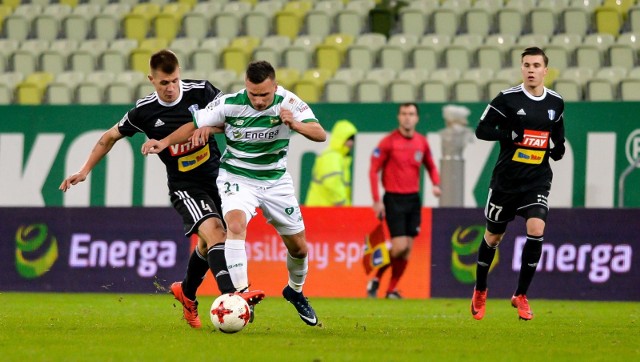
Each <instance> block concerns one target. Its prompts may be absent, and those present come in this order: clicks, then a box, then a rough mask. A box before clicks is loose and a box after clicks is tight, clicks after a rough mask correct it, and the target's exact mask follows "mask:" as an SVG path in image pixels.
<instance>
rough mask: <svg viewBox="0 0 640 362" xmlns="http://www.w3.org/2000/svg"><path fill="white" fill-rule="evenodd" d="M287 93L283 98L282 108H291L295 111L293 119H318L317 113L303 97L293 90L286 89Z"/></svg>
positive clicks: (299, 120)
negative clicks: (314, 112)
mask: <svg viewBox="0 0 640 362" xmlns="http://www.w3.org/2000/svg"><path fill="white" fill-rule="evenodd" d="M286 92H287V94H286V95H285V96H284V99H283V100H282V109H287V110H290V111H291V112H292V113H293V119H294V120H296V121H298V122H302V121H306V120H316V116H315V114H313V111H312V110H311V108H310V107H309V105H308V104H307V103H305V102H304V101H303V100H302V99H300V98H299V97H298V96H297V95H295V94H294V93H293V92H290V91H286Z"/></svg>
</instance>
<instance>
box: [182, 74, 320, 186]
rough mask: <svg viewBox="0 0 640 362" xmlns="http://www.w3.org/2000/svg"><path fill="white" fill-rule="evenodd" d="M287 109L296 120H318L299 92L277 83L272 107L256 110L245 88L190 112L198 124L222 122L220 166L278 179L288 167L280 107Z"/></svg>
mask: <svg viewBox="0 0 640 362" xmlns="http://www.w3.org/2000/svg"><path fill="white" fill-rule="evenodd" d="M281 109H289V110H291V112H292V113H293V119H294V120H295V121H298V122H318V120H317V119H316V116H315V115H314V114H313V111H311V108H309V106H308V105H307V104H306V103H305V102H303V101H302V100H301V99H300V98H298V96H296V95H295V94H293V93H292V92H289V91H288V90H286V89H284V88H283V87H281V86H279V87H278V88H277V90H276V93H275V97H274V100H273V104H272V105H271V107H269V108H267V109H265V110H263V111H257V110H255V109H254V108H253V107H252V106H251V102H250V101H249V97H247V92H246V89H243V90H241V91H239V92H237V93H233V94H226V95H224V96H222V97H220V98H218V99H216V100H214V101H212V102H210V103H209V104H208V105H207V107H206V108H204V109H201V110H198V111H196V112H194V114H193V121H194V124H195V126H196V127H197V128H200V127H204V126H222V125H223V124H224V135H225V139H226V141H227V147H226V150H225V152H224V154H223V155H222V158H221V165H220V167H221V168H223V169H225V170H227V171H228V172H230V173H233V174H236V175H240V176H243V177H247V178H250V179H255V180H277V179H279V178H280V177H282V175H283V174H284V173H285V172H286V170H287V151H288V150H289V138H290V137H291V133H292V131H291V129H290V128H289V127H288V126H286V125H285V124H284V123H282V120H281V119H280V110H281Z"/></svg>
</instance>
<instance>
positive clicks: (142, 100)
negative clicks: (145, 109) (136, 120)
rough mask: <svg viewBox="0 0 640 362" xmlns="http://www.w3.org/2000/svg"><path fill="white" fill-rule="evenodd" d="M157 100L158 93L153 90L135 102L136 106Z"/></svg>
mask: <svg viewBox="0 0 640 362" xmlns="http://www.w3.org/2000/svg"><path fill="white" fill-rule="evenodd" d="M157 100H158V95H157V94H156V92H153V93H151V94H149V95H148V96H146V97H144V98H140V99H138V101H137V102H136V108H139V107H141V106H144V105H145V104H149V103H153V102H155V101H157Z"/></svg>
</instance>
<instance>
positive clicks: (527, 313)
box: [511, 191, 549, 320]
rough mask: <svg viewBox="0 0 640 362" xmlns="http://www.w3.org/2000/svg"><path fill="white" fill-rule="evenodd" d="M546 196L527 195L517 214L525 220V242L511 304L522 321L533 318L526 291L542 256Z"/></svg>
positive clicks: (545, 194) (541, 193) (539, 193)
mask: <svg viewBox="0 0 640 362" xmlns="http://www.w3.org/2000/svg"><path fill="white" fill-rule="evenodd" d="M548 195H549V193H548V192H546V191H544V192H532V193H528V194H527V195H526V196H525V197H524V198H523V201H522V204H523V205H527V206H526V207H524V208H523V209H522V210H518V211H519V214H520V215H522V216H524V217H525V218H526V220H527V223H526V227H527V241H526V242H525V244H524V247H523V249H522V259H521V265H520V274H519V275H518V287H517V288H516V291H515V293H514V294H513V297H512V298H511V304H512V305H513V306H514V307H516V308H518V316H519V317H520V318H521V319H524V320H530V319H532V318H533V312H532V311H531V307H530V306H529V301H528V299H527V291H528V290H529V286H530V285H531V282H532V281H533V277H534V275H535V273H536V268H537V267H538V262H539V261H540V256H541V255H542V243H543V242H544V228H545V225H546V219H547V213H548V210H549V209H548V206H547V202H546V200H547V196H548Z"/></svg>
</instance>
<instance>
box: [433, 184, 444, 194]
mask: <svg viewBox="0 0 640 362" xmlns="http://www.w3.org/2000/svg"><path fill="white" fill-rule="evenodd" d="M432 192H433V196H435V197H440V195H442V190H440V186H437V185H436V186H433V190H432Z"/></svg>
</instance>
